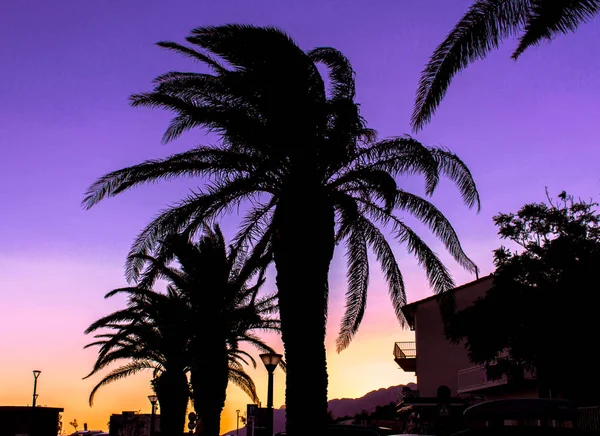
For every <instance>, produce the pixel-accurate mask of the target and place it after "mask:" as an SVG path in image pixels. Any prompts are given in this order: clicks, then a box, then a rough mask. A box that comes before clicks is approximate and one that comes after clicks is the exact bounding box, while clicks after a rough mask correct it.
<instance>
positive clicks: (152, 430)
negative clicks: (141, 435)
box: [148, 395, 158, 436]
mask: <svg viewBox="0 0 600 436" xmlns="http://www.w3.org/2000/svg"><path fill="white" fill-rule="evenodd" d="M148 400H150V404H152V416H151V417H150V436H155V435H154V417H155V416H156V402H157V401H158V397H157V396H156V395H148Z"/></svg>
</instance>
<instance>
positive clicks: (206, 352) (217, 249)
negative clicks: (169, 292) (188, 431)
mask: <svg viewBox="0 0 600 436" xmlns="http://www.w3.org/2000/svg"><path fill="white" fill-rule="evenodd" d="M143 260H144V261H145V264H146V268H145V269H144V270H143V271H142V274H141V275H140V276H139V278H138V282H139V284H140V285H141V286H144V287H151V286H153V285H154V283H155V282H156V280H159V279H162V280H166V281H167V282H169V283H170V285H171V286H173V287H174V288H176V289H177V291H178V293H179V294H180V295H181V296H182V297H183V298H184V299H185V301H186V302H187V305H188V307H189V312H188V314H187V315H186V316H185V317H183V318H182V319H185V320H187V322H186V323H185V326H186V329H187V331H188V332H189V335H190V340H189V346H188V351H189V367H190V383H191V387H192V400H193V403H194V409H195V410H196V413H197V414H198V417H199V420H200V421H202V425H203V429H204V430H203V434H204V435H206V436H218V435H219V434H220V417H221V411H222V409H223V406H224V404H225V398H226V389H227V385H228V382H231V383H233V384H235V385H236V386H238V387H239V388H241V389H242V390H243V391H244V392H245V393H246V394H247V395H248V396H249V397H250V398H251V399H252V401H253V402H255V403H257V402H258V401H259V399H258V396H257V394H256V388H255V385H254V382H253V381H252V379H251V378H250V376H249V375H248V374H247V373H246V372H245V371H244V368H243V365H252V366H253V367H256V361H255V360H254V358H253V357H252V355H250V354H249V353H248V352H246V351H244V350H242V349H241V348H240V344H242V343H246V344H248V345H251V346H252V347H254V348H256V349H257V350H259V351H260V352H263V353H273V352H274V350H273V349H272V348H271V347H270V346H268V345H267V344H265V343H264V342H263V341H262V340H261V339H260V338H259V337H258V336H256V333H257V332H258V331H274V332H278V331H279V326H280V323H279V320H277V319H274V318H272V317H271V315H272V314H273V313H274V312H275V311H276V305H275V302H276V300H275V298H274V297H273V296H266V297H260V296H258V292H259V290H260V287H261V286H262V285H263V283H264V277H263V273H264V268H263V267H262V265H263V261H262V260H261V259H260V258H255V257H253V256H251V255H249V254H248V253H247V252H246V251H245V250H244V249H242V248H240V247H228V246H227V244H226V243H225V238H224V237H223V234H222V232H221V230H220V228H219V226H218V225H215V226H214V227H213V228H206V229H205V230H204V233H203V235H202V237H201V238H200V240H199V241H198V243H193V242H190V240H189V238H188V236H187V235H185V234H177V235H171V236H169V237H168V238H166V239H165V240H164V241H163V242H162V244H161V245H160V248H159V250H157V251H156V253H155V256H154V257H151V256H143ZM173 263H175V264H176V265H175V266H174V265H173ZM282 367H283V368H285V362H283V363H282Z"/></svg>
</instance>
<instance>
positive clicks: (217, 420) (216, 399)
mask: <svg viewBox="0 0 600 436" xmlns="http://www.w3.org/2000/svg"><path fill="white" fill-rule="evenodd" d="M223 347H224V341H223V343H222V344H221V348H223ZM223 351H224V353H223V352H221V353H218V352H217V353H213V352H212V351H209V350H208V349H206V352H205V354H204V356H203V358H202V360H201V362H199V364H198V365H197V366H196V368H195V369H194V370H192V372H191V384H192V391H193V401H194V409H195V410H196V413H197V414H198V422H199V426H200V428H199V429H198V430H199V431H198V433H199V434H200V435H202V436H219V434H220V430H221V412H222V411H223V407H224V406H225V398H226V396H227V392H226V391H227V383H228V380H229V364H228V360H227V352H226V350H225V349H224V350H223ZM219 354H221V356H219Z"/></svg>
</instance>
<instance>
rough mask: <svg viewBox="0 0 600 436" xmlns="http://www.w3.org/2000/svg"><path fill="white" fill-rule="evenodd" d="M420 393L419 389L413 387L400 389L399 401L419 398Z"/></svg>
mask: <svg viewBox="0 0 600 436" xmlns="http://www.w3.org/2000/svg"><path fill="white" fill-rule="evenodd" d="M419 397H420V394H419V391H418V390H416V389H415V390H413V389H408V388H406V389H404V390H402V391H400V393H399V394H398V402H399V403H402V402H403V401H406V400H411V399H414V398H419Z"/></svg>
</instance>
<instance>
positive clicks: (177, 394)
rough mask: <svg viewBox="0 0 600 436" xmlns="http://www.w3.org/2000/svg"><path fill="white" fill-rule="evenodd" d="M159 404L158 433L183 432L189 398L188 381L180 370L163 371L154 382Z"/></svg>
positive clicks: (172, 433)
mask: <svg viewBox="0 0 600 436" xmlns="http://www.w3.org/2000/svg"><path fill="white" fill-rule="evenodd" d="M156 395H157V396H158V402H159V405H160V433H161V434H162V435H164V436H171V435H176V436H179V435H181V434H183V431H184V428H183V426H184V425H185V414H186V411H187V404H188V400H189V389H188V382H187V377H186V375H185V373H184V372H183V370H182V371H165V372H163V373H162V374H161V375H160V376H159V378H158V381H157V383H156Z"/></svg>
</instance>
